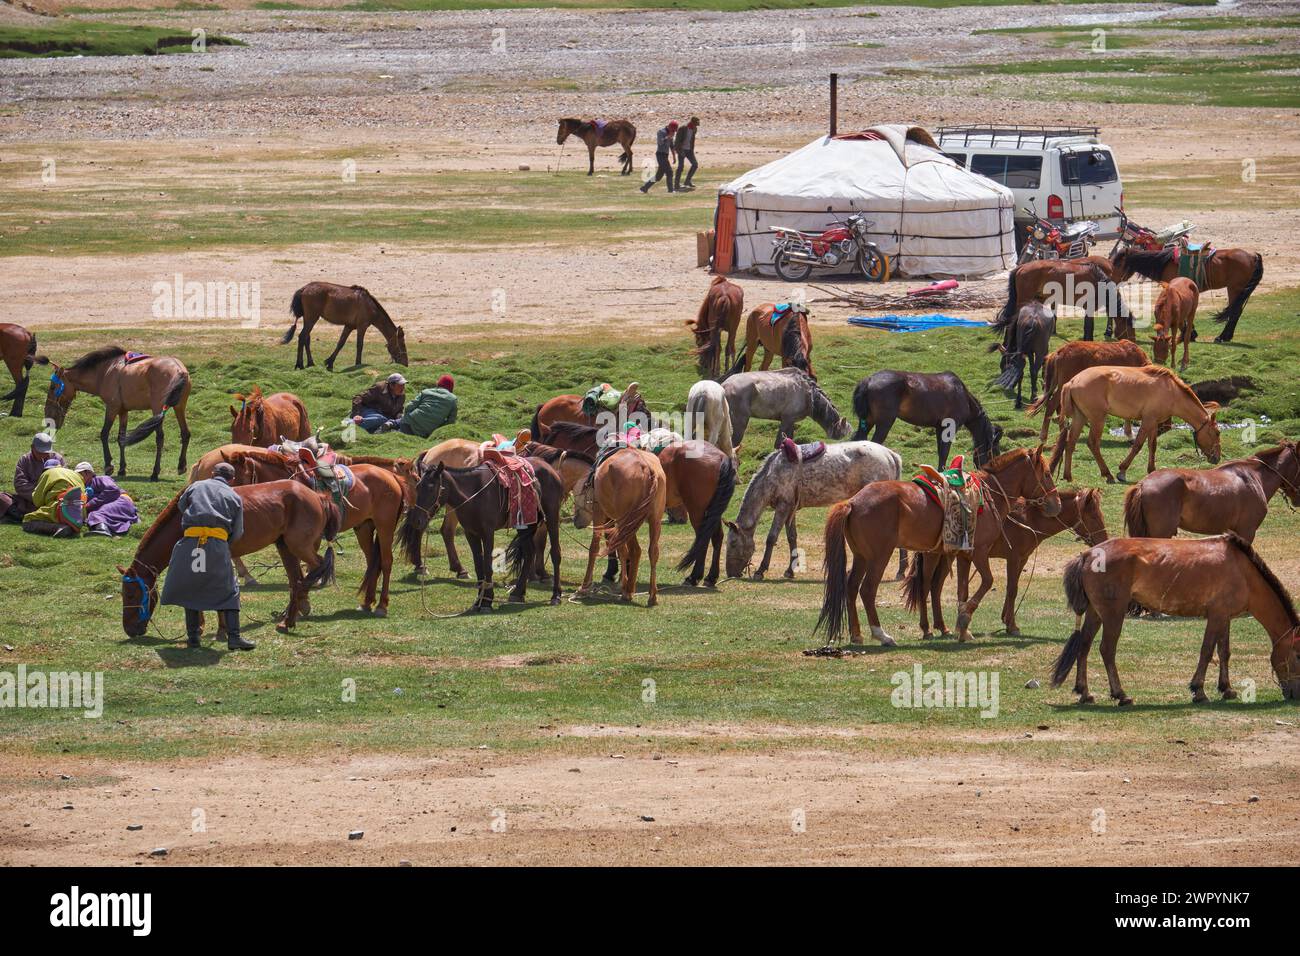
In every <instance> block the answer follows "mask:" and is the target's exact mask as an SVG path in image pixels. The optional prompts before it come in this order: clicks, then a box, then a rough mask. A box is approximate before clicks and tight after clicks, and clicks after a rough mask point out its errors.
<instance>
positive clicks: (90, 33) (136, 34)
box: [0, 20, 243, 59]
mask: <svg viewBox="0 0 1300 956" xmlns="http://www.w3.org/2000/svg"><path fill="white" fill-rule="evenodd" d="M193 42H194V37H193V36H192V35H191V34H190V32H189V30H185V31H184V32H178V31H177V30H176V29H175V28H172V27H148V26H132V25H128V24H123V23H89V22H82V21H75V20H71V21H66V20H65V21H60V22H59V23H57V24H55V25H54V26H48V27H47V26H41V27H11V26H0V59H5V58H14V57H33V56H140V55H145V56H151V55H154V54H163V53H191V52H194V51H193V49H192V44H193ZM206 43H207V44H208V45H209V46H243V43H242V42H241V41H239V40H234V39H232V38H230V37H224V36H219V35H216V34H212V35H209V36H208V37H206Z"/></svg>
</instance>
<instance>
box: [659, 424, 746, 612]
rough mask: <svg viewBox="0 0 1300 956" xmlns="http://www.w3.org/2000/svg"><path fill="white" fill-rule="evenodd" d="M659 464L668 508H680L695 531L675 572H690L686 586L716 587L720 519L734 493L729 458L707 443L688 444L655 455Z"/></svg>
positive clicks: (733, 479) (689, 442)
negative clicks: (708, 560) (706, 564)
mask: <svg viewBox="0 0 1300 956" xmlns="http://www.w3.org/2000/svg"><path fill="white" fill-rule="evenodd" d="M659 464H660V465H661V466H662V467H663V470H664V477H665V478H667V480H668V497H667V505H666V506H667V507H668V508H670V509H671V508H679V507H684V508H685V509H686V514H687V516H688V517H689V518H690V521H691V527H692V528H694V529H695V540H694V541H693V542H692V543H691V547H690V550H688V551H687V552H686V554H685V556H684V557H683V558H682V559H681V561H679V562H678V563H677V570H678V571H685V570H686V569H687V568H690V569H691V571H690V573H689V574H688V575H687V576H686V583H687V584H689V585H691V586H692V587H694V586H695V585H697V584H699V583H700V581H701V580H703V581H704V585H705V587H710V588H711V587H713V586H714V585H716V584H717V583H718V573H719V565H720V563H721V557H722V516H723V515H724V514H725V513H726V511H727V506H728V505H729V504H731V496H732V495H733V494H734V493H735V491H736V468H735V465H733V464H732V461H731V457H730V456H729V455H725V454H723V453H722V452H720V451H719V450H718V449H716V448H714V447H713V446H712V445H710V444H709V443H708V442H704V441H696V440H693V439H692V440H690V441H685V442H681V443H679V444H672V445H668V446H667V447H666V448H663V449H662V450H661V451H660V452H659ZM709 545H712V546H713V563H712V564H711V565H709V572H708V574H707V575H706V574H705V573H704V562H705V559H706V558H707V557H708V555H709Z"/></svg>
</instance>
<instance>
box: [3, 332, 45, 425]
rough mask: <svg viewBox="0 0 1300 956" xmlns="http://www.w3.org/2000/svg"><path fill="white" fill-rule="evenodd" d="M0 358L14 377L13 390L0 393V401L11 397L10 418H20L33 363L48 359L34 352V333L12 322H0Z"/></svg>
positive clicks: (43, 362) (36, 363)
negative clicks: (3, 393)
mask: <svg viewBox="0 0 1300 956" xmlns="http://www.w3.org/2000/svg"><path fill="white" fill-rule="evenodd" d="M0 358H2V359H4V363H5V368H7V369H9V374H10V375H12V376H13V377H14V390H13V391H12V392H9V393H7V394H5V395H0V402H7V401H9V400H10V399H13V403H14V405H13V408H12V409H10V411H9V417H10V418H22V416H23V402H24V401H25V400H26V399H27V386H28V384H29V383H30V381H31V372H32V366H33V365H46V364H48V363H49V361H50V360H49V359H47V358H46V357H45V356H43V355H41V356H38V355H37V354H36V334H35V333H34V332H29V331H28V330H27V329H25V328H23V327H22V326H21V325H14V324H13V323H12V322H0Z"/></svg>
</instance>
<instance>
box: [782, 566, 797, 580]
mask: <svg viewBox="0 0 1300 956" xmlns="http://www.w3.org/2000/svg"><path fill="white" fill-rule="evenodd" d="M782 577H783V578H785V579H786V580H787V581H793V580H794V571H792V570H789V569H787V570H786V572H785V574H783V575H782Z"/></svg>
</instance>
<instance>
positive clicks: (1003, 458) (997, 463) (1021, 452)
mask: <svg viewBox="0 0 1300 956" xmlns="http://www.w3.org/2000/svg"><path fill="white" fill-rule="evenodd" d="M1022 456H1023V457H1026V458H1027V457H1029V449H1028V448H1013V449H1011V450H1010V451H1004V452H1003V453H1002V454H1000V455H998V457H996V458H993V459H991V460H990V461H989V462H988V464H986V465H985V466H984V467H983V468H981V469H980V471H997V470H999V469H1001V468H1005V467H1006V466H1007V465H1010V464H1011V463H1012V461H1013V460H1014V459H1016V458H1019V457H1022Z"/></svg>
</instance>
